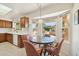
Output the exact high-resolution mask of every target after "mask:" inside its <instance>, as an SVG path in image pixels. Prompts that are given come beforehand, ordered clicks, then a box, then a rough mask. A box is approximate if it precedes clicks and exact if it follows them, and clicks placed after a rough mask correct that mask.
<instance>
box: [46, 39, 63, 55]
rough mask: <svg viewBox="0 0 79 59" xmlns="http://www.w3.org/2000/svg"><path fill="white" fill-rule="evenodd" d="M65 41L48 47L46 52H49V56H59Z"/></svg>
mask: <svg viewBox="0 0 79 59" xmlns="http://www.w3.org/2000/svg"><path fill="white" fill-rule="evenodd" d="M63 41H64V39H61V40H59V41H58V42H57V43H56V45H55V46H54V47H51V46H48V47H47V48H46V50H47V51H48V54H49V55H52V56H59V53H60V49H61V46H62V43H63Z"/></svg>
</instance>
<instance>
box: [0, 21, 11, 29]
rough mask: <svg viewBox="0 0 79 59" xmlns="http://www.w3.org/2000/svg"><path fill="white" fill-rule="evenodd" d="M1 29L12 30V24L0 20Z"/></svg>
mask: <svg viewBox="0 0 79 59" xmlns="http://www.w3.org/2000/svg"><path fill="white" fill-rule="evenodd" d="M0 28H12V22H11V21H6V20H0Z"/></svg>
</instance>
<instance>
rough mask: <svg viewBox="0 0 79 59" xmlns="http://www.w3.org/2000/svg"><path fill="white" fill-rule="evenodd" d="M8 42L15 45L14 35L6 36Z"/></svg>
mask: <svg viewBox="0 0 79 59" xmlns="http://www.w3.org/2000/svg"><path fill="white" fill-rule="evenodd" d="M6 40H7V41H8V42H10V43H12V44H13V34H8V33H7V34H6Z"/></svg>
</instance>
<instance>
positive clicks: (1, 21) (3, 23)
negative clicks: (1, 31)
mask: <svg viewBox="0 0 79 59" xmlns="http://www.w3.org/2000/svg"><path fill="white" fill-rule="evenodd" d="M0 28H5V21H4V20H0Z"/></svg>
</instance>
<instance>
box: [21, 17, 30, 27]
mask: <svg viewBox="0 0 79 59" xmlns="http://www.w3.org/2000/svg"><path fill="white" fill-rule="evenodd" d="M20 25H21V27H26V25H27V26H28V25H29V18H28V17H21V18H20Z"/></svg>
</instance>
